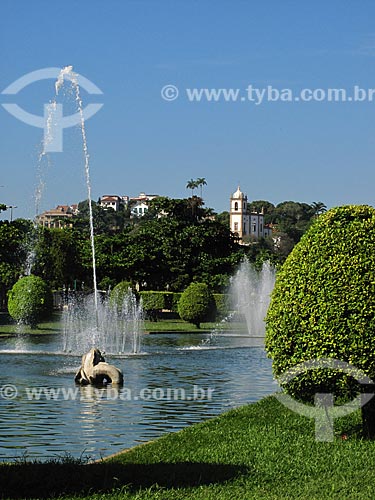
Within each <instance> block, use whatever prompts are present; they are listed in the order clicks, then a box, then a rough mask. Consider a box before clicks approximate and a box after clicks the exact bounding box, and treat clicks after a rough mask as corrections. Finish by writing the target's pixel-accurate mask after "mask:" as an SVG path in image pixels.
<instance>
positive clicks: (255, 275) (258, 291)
mask: <svg viewBox="0 0 375 500" xmlns="http://www.w3.org/2000/svg"><path fill="white" fill-rule="evenodd" d="M275 274H276V273H275V268H274V267H273V266H271V264H270V263H269V262H265V263H264V264H263V266H262V269H261V270H260V271H258V270H256V269H255V267H254V265H252V264H251V263H249V261H248V260H246V259H245V260H244V261H243V262H242V263H241V265H240V267H239V269H238V270H237V272H236V274H235V275H234V276H233V277H232V279H231V284H230V289H229V293H230V298H231V302H232V308H233V309H234V310H235V311H237V312H238V313H239V314H240V316H242V317H244V318H245V320H246V325H247V330H248V333H249V335H251V336H252V337H264V335H265V322H264V320H265V317H266V314H267V310H268V307H269V304H270V299H271V293H272V290H273V287H274V285H275Z"/></svg>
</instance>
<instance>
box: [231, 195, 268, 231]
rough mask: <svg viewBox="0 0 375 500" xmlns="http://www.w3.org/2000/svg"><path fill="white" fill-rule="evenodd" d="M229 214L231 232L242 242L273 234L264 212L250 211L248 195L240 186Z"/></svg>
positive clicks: (232, 199)
mask: <svg viewBox="0 0 375 500" xmlns="http://www.w3.org/2000/svg"><path fill="white" fill-rule="evenodd" d="M229 214H230V230H231V231H232V233H234V234H236V235H237V236H238V238H239V239H240V240H243V238H244V237H245V236H250V239H253V240H255V241H256V240H258V239H259V238H265V237H267V236H271V234H272V229H271V228H270V227H269V226H267V225H266V224H265V223H264V213H263V210H262V211H261V212H260V213H258V212H249V211H248V203H247V195H246V194H244V193H243V192H242V191H241V189H240V186H238V188H237V191H236V192H235V193H233V194H232V196H231V198H230V212H229Z"/></svg>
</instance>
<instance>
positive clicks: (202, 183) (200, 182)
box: [196, 177, 207, 198]
mask: <svg viewBox="0 0 375 500" xmlns="http://www.w3.org/2000/svg"><path fill="white" fill-rule="evenodd" d="M196 182H197V187H198V186H200V188H201V198H203V197H202V189H203V186H207V182H206V179H205V178H204V177H198V179H197V181H196Z"/></svg>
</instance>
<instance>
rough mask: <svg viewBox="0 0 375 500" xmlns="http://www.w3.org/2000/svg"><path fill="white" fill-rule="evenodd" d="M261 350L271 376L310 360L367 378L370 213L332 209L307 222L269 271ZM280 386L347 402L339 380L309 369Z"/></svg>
mask: <svg viewBox="0 0 375 500" xmlns="http://www.w3.org/2000/svg"><path fill="white" fill-rule="evenodd" d="M266 323H267V328H266V349H267V351H268V354H269V356H270V357H271V358H272V359H273V370H274V373H275V375H276V376H279V375H280V374H282V373H284V372H286V371H287V370H290V369H292V368H293V367H294V366H295V365H297V364H299V363H301V362H303V361H308V360H311V359H320V358H334V359H338V360H341V361H345V362H348V363H350V364H352V365H354V366H356V367H357V368H360V369H361V370H363V371H364V372H365V373H366V374H367V375H369V376H370V377H371V378H375V349H374V345H373V341H374V331H375V209H374V208H372V207H369V206H344V207H339V208H334V209H331V210H329V211H327V212H326V213H325V214H322V215H320V216H319V217H318V218H317V219H315V222H314V224H313V225H312V226H311V227H310V229H309V230H308V231H307V232H306V234H305V235H304V236H303V237H302V239H301V241H300V243H298V244H297V245H296V246H295V247H294V249H293V251H292V252H291V254H290V255H289V256H288V258H287V260H286V261H285V263H284V265H283V266H282V268H281V270H280V271H279V272H278V274H277V279H276V285H275V289H274V291H273V294H272V300H271V304H270V307H269V310H268V314H267V319H266ZM285 389H286V390H287V391H288V392H289V393H290V394H292V395H293V396H297V397H299V398H302V399H304V400H308V401H312V400H313V396H314V394H315V393H318V392H319V393H334V394H335V395H337V396H342V397H350V398H351V397H352V396H353V394H354V393H355V391H357V390H358V386H357V384H355V383H354V382H353V380H352V379H351V378H350V377H348V376H347V375H343V374H342V373H338V372H335V371H330V370H310V371H308V372H306V373H304V374H303V375H301V376H298V377H297V378H295V379H294V380H293V381H292V382H290V383H289V384H286V386H285Z"/></svg>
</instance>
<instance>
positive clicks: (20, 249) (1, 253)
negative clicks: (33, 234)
mask: <svg viewBox="0 0 375 500" xmlns="http://www.w3.org/2000/svg"><path fill="white" fill-rule="evenodd" d="M31 228H32V224H31V222H30V221H26V220H24V219H16V220H15V221H13V222H8V221H2V222H0V307H1V308H4V307H6V296H7V292H8V290H10V289H11V288H12V286H13V285H14V283H15V282H16V281H17V279H18V278H19V277H20V276H21V275H22V274H23V273H24V270H25V269H24V268H25V262H26V257H27V246H28V245H27V243H28V235H29V232H30V230H31Z"/></svg>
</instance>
